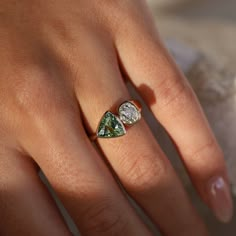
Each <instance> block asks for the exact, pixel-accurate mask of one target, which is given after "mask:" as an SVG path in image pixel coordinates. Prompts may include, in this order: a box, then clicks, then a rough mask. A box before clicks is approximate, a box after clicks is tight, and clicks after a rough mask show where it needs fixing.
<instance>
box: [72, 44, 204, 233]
mask: <svg viewBox="0 0 236 236" xmlns="http://www.w3.org/2000/svg"><path fill="white" fill-rule="evenodd" d="M98 42H99V41H98V40H97V43H98ZM109 46H110V47H109ZM90 47H92V46H90ZM91 50H92V52H93V54H89V55H87V56H88V57H89V59H88V60H89V61H90V64H88V66H87V67H86V70H85V73H84V74H86V78H87V79H85V78H84V77H83V75H80V76H81V77H80V79H78V82H77V86H76V94H77V97H78V100H79V101H80V104H81V109H82V111H83V114H84V116H85V119H86V124H87V128H88V130H89V131H90V132H94V131H96V128H97V125H98V123H99V121H100V119H101V117H102V115H103V114H104V113H105V111H107V110H110V109H112V110H113V108H114V110H115V109H116V108H117V105H118V104H119V103H121V102H122V101H124V100H126V99H129V94H128V92H127V90H126V87H125V84H124V83H123V81H122V78H121V75H120V72H119V68H118V64H117V61H116V55H115V50H114V48H112V46H111V45H109V43H107V42H104V41H103V42H101V41H100V42H99V45H96V46H94V47H92V48H91ZM107 58H109V61H108V60H107ZM95 62H96V63H95ZM85 88H86V89H85ZM97 141H98V144H99V146H100V147H101V149H102V151H103V153H104V154H105V156H106V158H107V160H108V161H109V162H110V164H111V166H112V167H113V169H114V170H115V172H116V173H117V175H118V176H119V179H120V180H121V182H122V184H123V186H124V187H125V189H126V190H127V192H128V193H129V194H130V195H131V196H132V197H133V198H134V199H135V200H136V201H137V203H138V204H139V205H141V206H142V208H143V209H145V211H146V212H147V214H148V215H149V216H150V217H151V218H152V219H153V221H154V222H155V223H156V224H157V225H159V226H160V228H161V230H162V231H163V233H165V234H166V235H182V236H183V235H207V233H206V230H205V227H204V225H203V223H202V222H201V220H200V219H199V217H198V216H197V214H196V212H195V211H194V209H193V207H192V205H191V204H190V201H189V199H188V197H187V195H186V193H185V191H184V189H183V187H182V186H181V183H180V181H179V179H178V178H177V176H176V174H175V172H174V171H173V168H172V167H171V165H170V163H169V162H168V160H167V159H166V157H165V156H164V154H163V152H162V151H161V149H160V147H159V146H158V144H157V143H156V141H155V140H154V138H153V136H152V134H151V132H150V130H149V129H148V127H147V125H146V123H145V122H144V121H143V120H142V121H141V122H140V123H138V124H136V125H135V126H134V127H132V128H130V129H129V130H128V133H127V134H126V135H125V136H123V137H120V138H113V139H98V140H97Z"/></svg>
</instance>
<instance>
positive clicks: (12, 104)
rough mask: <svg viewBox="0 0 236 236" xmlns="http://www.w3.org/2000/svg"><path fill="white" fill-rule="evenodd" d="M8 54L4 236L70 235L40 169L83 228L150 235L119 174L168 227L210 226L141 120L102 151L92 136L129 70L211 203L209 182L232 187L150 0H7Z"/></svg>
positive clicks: (104, 142) (2, 128)
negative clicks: (163, 38)
mask: <svg viewBox="0 0 236 236" xmlns="http://www.w3.org/2000/svg"><path fill="white" fill-rule="evenodd" d="M0 55H1V64H0V72H1V73H0V74H1V77H0V101H1V102H0V114H1V115H0V173H1V177H0V203H1V204H0V205H1V207H0V234H1V235H4V236H5V235H7V236H10V235H13V236H14V235H34V236H38V235H70V232H69V230H68V229H67V228H66V226H65V224H64V222H63V220H62V218H61V216H60V214H59V212H58V210H57V208H56V206H55V204H54V203H53V201H52V199H51V197H50V195H49V193H48V192H47V190H46V189H45V188H44V186H43V184H42V183H41V181H40V180H39V178H38V175H37V171H38V167H40V168H41V169H42V170H43V172H44V173H45V175H46V176H47V178H48V180H49V182H50V183H51V185H52V187H53V188H54V190H55V191H56V193H57V194H58V196H59V198H60V199H61V201H62V202H63V204H64V206H65V207H66V209H67V210H68V212H69V214H70V215H71V217H72V218H73V220H74V222H75V224H76V225H77V226H78V228H79V230H80V231H81V233H82V235H92V236H93V235H130V236H139V235H140V236H146V235H151V233H150V231H149V230H148V228H147V226H145V224H144V223H143V222H142V221H141V219H140V218H139V217H138V215H137V214H136V212H135V211H134V209H133V208H132V207H131V205H130V204H129V202H128V200H127V198H126V196H125V195H124V193H123V192H122V191H121V189H120V188H119V186H118V184H117V182H116V180H115V179H116V178H119V180H120V182H121V184H122V185H123V186H124V188H125V190H126V191H127V193H129V194H130V195H131V196H132V197H133V198H134V199H135V201H136V202H137V203H138V204H139V205H140V206H141V207H142V208H143V209H144V211H145V212H146V213H147V215H148V216H149V217H150V219H151V220H152V221H153V222H154V223H155V224H156V225H157V226H158V227H159V229H160V230H161V231H162V232H163V235H170V236H172V235H173V236H174V235H181V236H185V235H186V236H189V235H191V236H195V235H196V236H200V235H201V236H205V235H208V233H207V230H206V227H205V225H204V223H203V222H202V220H201V219H200V217H199V216H198V214H197V213H196V211H195V209H194V208H193V206H192V204H191V202H190V200H189V198H188V196H187V194H186V192H185V190H184V188H183V186H182V184H181V183H180V180H179V178H178V176H177V174H176V173H175V171H174V170H173V168H172V166H171V164H170V163H169V161H168V158H167V157H166V156H165V154H164V153H163V151H162V150H161V148H160V146H159V145H158V143H157V142H156V141H155V140H154V138H153V136H152V133H151V131H150V129H149V127H148V126H147V124H146V122H145V121H144V120H143V119H142V120H141V121H140V122H139V123H138V124H136V125H135V126H134V127H132V128H131V129H129V131H128V133H127V135H125V136H123V137H121V138H117V139H112V140H111V139H101V140H98V141H97V142H96V143H95V145H97V148H98V149H100V151H101V152H99V151H98V150H97V148H95V147H94V145H93V144H92V143H91V142H90V140H89V137H88V134H92V133H94V131H95V130H96V128H97V125H98V123H99V120H100V118H101V117H102V115H103V114H104V112H105V111H107V110H112V109H113V108H115V107H117V106H118V105H119V104H120V103H121V102H123V101H124V100H127V99H130V95H129V93H128V91H127V88H126V85H125V79H128V80H130V81H131V82H132V83H133V84H134V86H135V87H136V88H137V89H138V91H139V92H140V94H141V95H142V96H143V98H144V100H145V102H146V103H147V104H148V105H149V106H150V109H151V110H152V111H153V113H154V115H155V116H156V118H157V119H158V120H159V121H160V122H161V124H162V125H163V126H164V127H165V128H166V130H167V131H168V133H169V134H170V136H171V138H172V139H173V141H174V143H175V144H176V147H177V149H178V150H179V152H180V154H181V157H182V159H183V162H184V164H185V166H186V168H187V170H188V172H189V175H190V177H191V179H192V181H193V184H194V185H195V186H196V189H197V191H198V192H199V194H200V196H201V197H202V199H203V200H204V201H205V203H206V204H208V205H209V206H211V203H210V200H209V199H210V196H209V194H210V193H209V191H208V188H207V187H206V186H207V183H208V181H209V180H210V179H212V178H213V177H217V176H220V177H222V178H223V179H224V180H225V182H226V184H227V181H228V180H227V174H226V169H225V164H224V160H223V154H222V151H221V149H220V147H219V146H218V144H217V142H216V140H215V138H214V136H213V134H212V132H211V130H210V128H209V125H208V123H207V121H206V119H205V117H204V115H203V112H202V110H201V108H200V106H199V103H198V101H197V99H196V96H195V95H194V94H193V92H192V89H191V88H190V86H189V84H188V83H187V80H186V79H185V78H184V76H183V75H182V74H181V72H179V70H178V69H177V67H176V65H175V64H174V62H173V61H172V59H171V58H170V56H169V55H168V53H167V51H166V50H165V49H164V47H163V46H162V43H161V40H160V37H159V35H158V33H157V31H156V28H155V26H154V23H153V20H152V18H151V14H150V13H149V11H148V8H147V6H146V4H145V2H144V1H142V0H135V1H133V0H132V1H131V0H119V1H115V0H99V1H98V0H90V1H87V0H70V1H66V0H58V1H54V0H47V1H46V2H45V1H43V0H30V1H29V0H22V1H13V0H2V1H1V3H0ZM149 90H151V91H153V93H148V92H147V91H149ZM152 94H154V95H152ZM134 137H135V138H134ZM101 153H102V154H101ZM213 156H214V158H212V157H213ZM108 163H109V164H108ZM114 175H115V176H116V178H114ZM229 201H230V200H229ZM42 226H43V227H42Z"/></svg>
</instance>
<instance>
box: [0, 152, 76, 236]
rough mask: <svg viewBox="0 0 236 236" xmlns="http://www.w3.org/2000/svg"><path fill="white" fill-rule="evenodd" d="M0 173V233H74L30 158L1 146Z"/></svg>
mask: <svg viewBox="0 0 236 236" xmlns="http://www.w3.org/2000/svg"><path fill="white" fill-rule="evenodd" d="M0 173H1V175H0V235H2V236H8V235H12V236H14V235H19V236H21V235H22V236H23V235H28V236H31V235H32V236H44V235H45V236H48V235H57V236H69V235H71V233H70V232H69V230H68V229H67V227H66V225H65V223H64V221H63V219H62V217H61V215H60V213H59V211H58V209H57V208H56V205H55V203H54V202H53V200H52V199H51V197H50V195H49V193H48V192H47V190H46V188H45V186H44V185H43V183H42V182H41V180H40V179H39V177H38V174H37V170H36V168H35V165H34V163H33V162H32V161H31V160H30V159H28V158H25V156H22V155H21V154H19V153H18V152H17V153H16V152H15V151H12V150H5V149H3V148H1V149H0Z"/></svg>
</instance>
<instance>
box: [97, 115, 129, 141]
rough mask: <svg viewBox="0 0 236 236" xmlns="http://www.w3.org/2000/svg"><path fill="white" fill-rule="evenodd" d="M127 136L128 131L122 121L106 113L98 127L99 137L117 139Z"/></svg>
mask: <svg viewBox="0 0 236 236" xmlns="http://www.w3.org/2000/svg"><path fill="white" fill-rule="evenodd" d="M125 134H126V130H125V127H124V125H123V123H122V122H121V120H120V119H119V118H118V117H117V116H115V115H114V114H113V113H112V112H110V111H108V112H106V113H105V114H104V115H103V117H102V119H101V122H100V124H99V126H98V130H97V137H99V138H115V137H119V136H123V135H125Z"/></svg>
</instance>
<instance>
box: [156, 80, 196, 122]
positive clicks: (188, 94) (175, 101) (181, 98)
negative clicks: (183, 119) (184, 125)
mask: <svg viewBox="0 0 236 236" xmlns="http://www.w3.org/2000/svg"><path fill="white" fill-rule="evenodd" d="M157 88H158V91H159V99H158V100H159V101H160V102H159V110H162V111H166V110H168V115H169V116H171V117H172V118H173V117H175V116H178V115H179V114H181V113H182V112H184V110H185V109H186V105H187V104H188V103H189V102H191V101H194V99H195V98H194V93H193V92H192V89H191V87H190V85H189V83H188V82H187V81H185V80H179V78H174V79H166V80H163V81H162V82H161V83H159V84H158V85H157Z"/></svg>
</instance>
